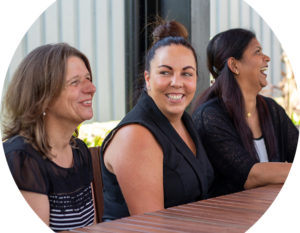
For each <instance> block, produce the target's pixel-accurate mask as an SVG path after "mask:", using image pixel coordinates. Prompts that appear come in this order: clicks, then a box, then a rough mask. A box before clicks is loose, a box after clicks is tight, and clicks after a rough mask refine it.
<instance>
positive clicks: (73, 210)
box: [49, 186, 94, 232]
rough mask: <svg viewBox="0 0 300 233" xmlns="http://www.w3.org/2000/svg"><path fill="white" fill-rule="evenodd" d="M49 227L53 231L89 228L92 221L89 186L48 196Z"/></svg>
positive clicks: (92, 211) (92, 213) (92, 210)
mask: <svg viewBox="0 0 300 233" xmlns="http://www.w3.org/2000/svg"><path fill="white" fill-rule="evenodd" d="M49 202H50V227H51V229H52V230H53V231H56V232H57V231H64V230H71V229H73V228H78V227H84V226H89V225H92V224H93V221H94V205H93V198H92V191H91V186H88V187H85V188H82V189H79V190H77V191H76V192H73V193H71V194H70V193H69V194H60V195H49Z"/></svg>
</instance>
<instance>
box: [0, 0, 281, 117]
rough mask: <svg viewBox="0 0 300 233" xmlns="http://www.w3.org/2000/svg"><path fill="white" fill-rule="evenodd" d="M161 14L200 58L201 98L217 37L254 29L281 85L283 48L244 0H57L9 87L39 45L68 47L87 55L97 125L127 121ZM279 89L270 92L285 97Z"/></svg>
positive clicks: (27, 43)
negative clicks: (182, 31)
mask: <svg viewBox="0 0 300 233" xmlns="http://www.w3.org/2000/svg"><path fill="white" fill-rule="evenodd" d="M156 15H159V16H161V17H163V18H167V19H175V20H178V21H180V22H182V23H183V24H184V25H185V26H186V27H187V29H188V31H189V33H190V38H191V43H192V44H193V45H194V47H195V48H196V51H197V53H198V56H199V71H200V72H199V73H200V75H199V81H198V93H200V92H201V91H202V90H204V89H205V88H207V87H208V85H209V74H208V71H207V69H206V64H205V62H206V58H205V55H206V53H205V49H206V45H207V43H208V41H209V39H210V38H211V37H212V36H214V35H215V34H216V33H218V32H220V31H223V30H226V29H229V28H234V27H242V28H247V29H251V30H253V31H254V32H255V33H256V35H257V39H258V40H259V41H260V42H261V44H262V47H263V50H264V52H265V53H266V54H267V55H269V56H270V57H271V63H270V69H269V72H268V81H269V83H271V84H273V85H277V84H278V83H279V82H280V81H281V79H282V72H285V66H284V63H283V62H282V59H281V57H282V53H283V50H282V47H281V45H280V42H279V41H278V40H277V38H276V35H274V33H273V32H272V30H271V29H270V28H269V27H268V25H266V24H265V22H264V20H263V19H262V18H261V17H260V16H259V15H258V14H257V13H256V12H255V10H253V9H252V8H251V7H249V5H247V4H246V3H245V2H244V1H243V0H57V1H56V2H55V3H54V4H53V5H51V6H50V7H49V8H48V9H47V10H46V11H45V12H44V13H42V14H41V16H40V17H39V18H38V19H37V20H36V22H35V23H34V24H33V25H32V27H31V28H30V29H29V30H28V32H27V33H26V35H25V36H24V38H23V39H22V41H21V42H20V44H19V46H18V48H17V50H16V52H15V55H14V57H13V59H12V61H11V65H10V67H9V70H8V73H7V77H6V81H5V84H4V90H3V92H5V87H6V86H7V82H8V81H9V80H10V79H11V76H12V74H13V72H14V70H15V69H16V67H17V66H18V64H19V63H20V61H21V60H22V58H23V57H24V56H25V55H27V54H28V53H29V52H30V51H31V50H33V49H34V48H36V47H37V46H40V45H43V44H47V43H56V42H66V43H69V44H70V45H72V46H74V47H76V48H78V49H79V50H81V51H82V52H83V53H85V54H86V55H87V57H88V58H89V60H90V62H91V66H92V70H93V77H94V83H95V85H96V87H97V92H96V95H95V98H94V105H93V106H94V113H95V114H94V118H93V119H92V120H91V121H109V120H118V119H121V118H122V117H123V116H124V115H125V113H126V112H127V111H129V110H130V109H131V107H132V106H133V97H134V88H135V83H136V81H137V80H138V79H139V78H141V73H142V71H143V63H144V59H143V57H144V55H145V52H146V51H147V49H148V48H149V45H150V43H151V41H150V33H151V30H150V29H151V28H149V25H150V24H151V23H152V22H153V20H154V19H155V16H156ZM276 90H277V89H276V88H271V89H270V88H269V89H268V90H266V93H267V94H269V95H273V96H276V95H279V94H278V93H279V92H278V91H276Z"/></svg>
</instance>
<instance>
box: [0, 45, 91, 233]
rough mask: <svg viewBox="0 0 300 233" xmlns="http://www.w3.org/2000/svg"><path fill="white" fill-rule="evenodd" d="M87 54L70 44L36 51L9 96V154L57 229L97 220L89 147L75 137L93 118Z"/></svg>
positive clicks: (30, 198)
mask: <svg viewBox="0 0 300 233" xmlns="http://www.w3.org/2000/svg"><path fill="white" fill-rule="evenodd" d="M95 91H96V89H95V86H94V85H93V83H92V72H91V68H90V64H89V61H88V59H87V57H86V56H85V55H84V54H82V53H81V52H80V51H78V50H77V49H75V48H73V47H71V46H69V45H68V44H64V43H59V44H49V45H44V46H40V47H38V48H36V49H34V50H33V51H32V52H30V53H29V54H28V55H27V56H26V57H25V58H24V59H23V61H22V62H21V64H20V65H19V66H18V68H17V70H16V72H15V73H14V76H13V78H12V80H11V81H10V84H9V86H8V89H7V91H6V95H5V97H4V100H3V105H2V106H3V111H2V112H3V116H2V123H3V125H2V133H3V138H4V143H3V146H4V152H5V156H6V159H7V162H8V165H9V168H10V170H11V173H12V175H13V178H14V180H15V182H16V184H17V186H18V188H19V189H20V191H21V193H22V194H23V196H24V198H25V200H26V201H27V202H28V203H29V205H30V206H31V207H32V208H33V210H34V211H35V212H36V213H37V215H38V216H39V217H40V218H41V219H42V220H43V221H44V222H45V223H46V224H47V225H50V227H51V229H52V230H54V231H61V230H69V229H72V228H76V227H83V226H86V225H90V224H92V223H93V222H94V205H93V196H92V188H91V182H92V179H93V174H92V164H91V157H90V153H89V150H88V149H87V147H86V146H85V144H84V143H83V142H82V141H81V140H79V139H78V138H76V137H75V136H73V134H74V132H76V127H77V126H78V125H79V124H80V123H81V122H83V121H85V120H88V119H91V118H92V116H93V109H92V99H93V96H94V93H95Z"/></svg>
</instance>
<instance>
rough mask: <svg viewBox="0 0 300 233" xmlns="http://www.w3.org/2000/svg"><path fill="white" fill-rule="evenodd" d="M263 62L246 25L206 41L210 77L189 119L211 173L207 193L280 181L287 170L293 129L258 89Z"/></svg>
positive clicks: (294, 142)
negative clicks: (200, 143) (211, 179)
mask: <svg viewBox="0 0 300 233" xmlns="http://www.w3.org/2000/svg"><path fill="white" fill-rule="evenodd" d="M269 62H270V58H269V57H268V56H267V55H265V54H264V53H263V52H262V47H261V45H260V43H259V42H258V41H257V39H256V37H255V34H254V33H253V32H251V31H249V30H245V29H239V28H238V29H230V30H228V31H224V32H221V33H219V34H217V35H216V36H214V37H213V38H212V39H211V41H210V42H209V44H208V46H207V66H208V69H209V71H210V72H211V74H212V76H213V78H214V80H215V82H214V83H213V85H212V86H211V87H210V88H208V89H207V90H206V91H205V92H204V93H203V95H202V96H200V99H199V100H198V107H197V109H196V110H195V112H194V113H193V120H194V122H195V124H196V126H197V130H198V133H199V135H200V136H201V138H202V140H203V145H204V147H205V149H206V152H207V154H208V157H209V159H210V161H211V163H212V165H213V167H214V170H215V173H216V179H215V183H214V185H213V191H212V195H213V196H216V195H221V194H227V193H232V192H237V191H241V190H244V189H249V188H254V187H258V186H263V185H267V184H278V183H284V181H285V179H286V177H287V175H288V173H289V170H290V168H291V165H292V164H291V162H293V159H294V156H295V152H296V147H297V141H298V134H299V132H298V130H297V128H296V127H295V126H294V125H293V123H292V121H291V120H290V119H289V117H288V116H287V114H286V113H285V111H284V109H283V108H282V107H281V106H279V105H278V104H277V103H276V102H275V101H274V100H273V99H271V98H267V97H264V96H262V95H260V94H259V92H260V91H261V89H262V88H263V87H265V86H266V85H267V79H266V78H267V74H266V73H265V72H266V70H267V69H268V63H269Z"/></svg>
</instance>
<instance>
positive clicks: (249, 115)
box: [246, 108, 256, 118]
mask: <svg viewBox="0 0 300 233" xmlns="http://www.w3.org/2000/svg"><path fill="white" fill-rule="evenodd" d="M255 112H256V108H255V109H254V110H253V112H252V113H251V112H247V114H246V116H247V118H249V117H251V116H252V114H254V113H255Z"/></svg>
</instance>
